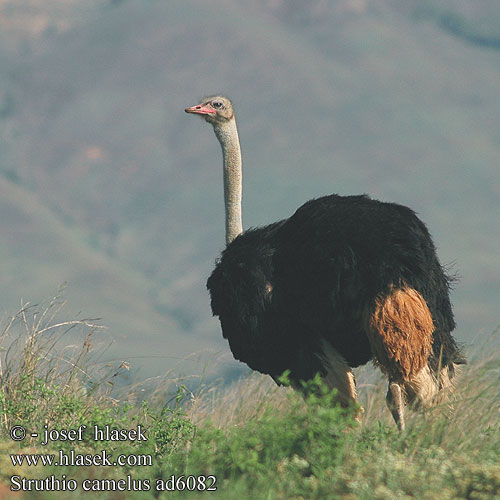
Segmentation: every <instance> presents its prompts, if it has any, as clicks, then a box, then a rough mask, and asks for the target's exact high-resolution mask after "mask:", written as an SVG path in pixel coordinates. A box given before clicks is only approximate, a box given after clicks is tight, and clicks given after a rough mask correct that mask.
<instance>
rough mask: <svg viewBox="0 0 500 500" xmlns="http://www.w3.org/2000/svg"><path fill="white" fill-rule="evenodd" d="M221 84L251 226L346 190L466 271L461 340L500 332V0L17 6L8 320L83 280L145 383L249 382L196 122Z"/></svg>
mask: <svg viewBox="0 0 500 500" xmlns="http://www.w3.org/2000/svg"><path fill="white" fill-rule="evenodd" d="M214 92H215V93H217V92H221V93H225V94H227V95H229V96H230V97H231V98H232V100H233V102H234V103H235V107H236V109H237V113H238V124H239V128H240V137H241V141H242V148H243V161H244V203H243V205H244V206H243V217H244V226H245V227H249V226H256V225H261V224H266V223H269V222H272V221H274V220H277V219H280V218H284V217H287V216H288V215H290V214H291V213H293V211H294V210H295V209H296V208H297V207H298V206H300V205H301V204H302V203H303V202H304V201H306V200H308V199H310V198H312V197H317V196H320V195H323V194H328V193H332V192H335V193H340V194H354V193H369V194H370V195H371V196H373V197H375V198H379V199H382V200H389V201H395V202H399V203H402V204H405V205H408V206H410V207H412V208H413V209H414V210H416V211H417V212H418V213H419V214H420V216H421V218H422V219H423V220H424V221H425V222H426V223H427V225H428V227H429V229H430V231H431V233H432V234H433V236H434V239H435V243H436V245H437V247H438V252H439V255H440V258H441V261H442V262H443V263H450V264H453V268H452V269H453V270H454V271H455V272H457V273H458V275H459V276H460V277H461V279H460V282H459V283H458V284H457V286H456V288H455V290H454V292H453V295H452V297H453V302H454V306H455V311H456V316H457V320H458V329H457V333H456V335H457V337H458V339H459V340H461V341H464V342H466V343H470V342H474V339H476V338H478V336H479V337H480V336H481V334H485V333H489V332H491V331H492V330H493V329H494V328H495V327H496V326H497V325H498V323H499V322H500V313H499V309H500V308H499V305H500V256H499V248H500V231H499V225H500V175H499V174H500V98H499V95H500V3H499V2H498V1H497V0H474V1H471V0H445V1H440V2H437V1H430V0H404V1H401V0H331V1H327V0H315V1H312V2H299V1H292V0H290V1H286V0H260V1H258V2H253V3H251V5H249V3H248V2H244V1H242V0H240V1H235V0H221V1H217V2H215V1H201V0H198V1H195V0H171V1H169V2H164V1H161V0H151V1H149V2H137V1H133V0H128V1H127V0H113V1H111V0H0V235H1V237H0V259H1V271H2V272H1V275H0V311H1V315H2V316H6V315H8V314H11V313H13V312H15V310H16V309H17V308H18V307H19V306H20V304H21V299H24V300H26V301H30V302H32V303H36V302H39V301H43V300H46V299H48V298H50V297H51V296H52V295H53V294H54V293H55V291H56V290H57V288H58V287H59V286H60V285H61V284H62V283H67V291H66V294H65V296H66V298H67V301H68V305H67V310H68V309H69V310H70V311H72V312H74V313H75V314H78V313H79V312H80V311H81V314H82V315H83V316H86V317H100V318H102V322H103V324H105V325H107V326H109V327H110V332H111V336H112V337H113V338H114V343H113V345H112V346H111V348H110V349H109V351H108V354H109V357H110V358H126V359H128V360H129V361H130V362H131V364H132V367H133V368H134V370H136V371H137V370H138V372H139V376H141V377H142V376H145V375H152V374H158V373H161V372H164V371H166V370H169V369H174V370H177V371H180V372H184V373H193V372H196V371H197V370H198V371H200V372H201V371H202V370H203V369H204V367H205V365H206V364H207V365H208V371H207V373H208V375H207V376H208V377H212V376H221V375H222V376H225V377H226V378H227V379H231V378H232V377H233V376H235V375H237V374H238V373H241V371H242V370H243V369H244V368H245V367H244V365H241V364H239V363H237V362H236V361H233V360H232V358H231V356H230V354H229V348H228V347H227V345H226V343H225V341H224V340H223V339H222V337H221V334H220V328H219V324H218V321H216V320H214V319H213V318H211V313H210V307H209V299H208V295H207V292H206V290H205V281H206V278H207V276H208V275H209V273H210V271H211V269H212V267H213V263H214V260H215V258H216V256H217V255H218V254H219V252H220V251H221V250H222V248H223V245H224V222H223V204H222V198H223V196H222V183H221V180H222V176H221V165H222V160H221V154H220V150H219V145H218V143H217V141H216V139H215V136H214V134H213V131H212V130H211V128H210V127H209V126H208V125H207V124H205V123H202V122H201V120H196V119H194V118H193V117H187V116H186V115H185V114H184V111H183V110H184V108H185V107H186V106H189V105H193V104H196V103H197V102H198V99H199V98H200V97H201V96H203V95H206V94H210V93H214ZM192 353H197V354H196V355H195V356H193V355H192ZM221 353H223V354H224V355H223V356H222V358H220V354H221ZM186 357H189V358H190V359H191V361H190V362H189V363H188V362H185V361H184V359H185V358H186Z"/></svg>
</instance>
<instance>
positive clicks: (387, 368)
mask: <svg viewBox="0 0 500 500" xmlns="http://www.w3.org/2000/svg"><path fill="white" fill-rule="evenodd" d="M185 111H186V112H187V113H192V114H196V115H199V116H200V117H202V118H203V119H205V120H206V121H207V122H208V123H210V124H211V125H212V126H213V128H214V131H215V135H216V136H217V139H218V140H219V142H220V144H221V147H222V153H223V159H224V202H225V213H226V248H225V250H224V251H223V252H222V255H221V257H220V259H218V261H217V263H216V266H215V269H214V271H213V272H212V274H211V276H210V277H209V279H208V282H207V288H208V290H209V292H210V296H211V306H212V312H213V314H214V316H218V317H219V319H220V323H221V327H222V333H223V336H224V338H226V339H227V340H228V341H229V345H230V348H231V351H232V353H233V355H234V357H235V358H236V359H237V360H240V361H242V362H245V363H246V364H247V365H248V366H249V367H250V368H252V369H253V370H257V371H259V372H261V373H265V374H268V375H270V376H271V377H272V378H273V379H274V380H275V381H276V382H279V380H278V379H279V377H280V376H281V374H282V373H283V372H284V371H285V370H288V371H289V378H290V381H291V382H292V384H293V385H294V386H295V387H300V381H303V380H309V379H311V378H313V377H314V376H315V375H316V374H317V373H320V375H321V377H322V379H323V380H324V381H325V383H326V384H327V385H328V386H329V387H331V388H336V389H337V391H338V393H337V398H338V401H339V403H340V404H341V405H342V406H345V407H347V406H349V405H351V404H353V403H355V402H357V393H356V383H355V379H354V374H353V372H352V368H354V367H357V366H360V365H363V364H365V363H367V362H368V361H369V360H373V361H374V363H375V364H376V365H377V366H378V367H379V368H380V370H381V371H382V372H383V373H384V374H385V375H387V377H388V381H389V385H388V392H387V397H386V402H387V406H388V408H389V410H390V411H391V413H392V416H393V418H394V420H395V422H396V424H397V425H398V427H399V428H400V429H404V426H405V420H404V408H405V406H406V405H418V404H420V405H423V406H429V405H430V404H432V403H433V402H435V401H436V400H437V399H438V398H439V397H442V396H443V395H444V394H445V393H446V392H447V389H449V388H451V385H452V379H453V377H454V375H455V372H456V368H457V365H458V364H461V363H463V362H465V360H464V358H463V357H462V355H461V353H460V349H459V348H458V346H457V344H456V342H455V340H454V339H453V337H452V336H451V331H452V330H453V329H454V327H455V321H454V318H453V312H452V308H451V304H450V299H449V288H450V278H449V277H448V276H447V274H446V273H445V271H444V269H443V267H442V266H441V265H440V263H439V260H438V258H437V256H436V250H435V247H434V244H433V242H432V239H431V237H430V235H429V232H428V230H427V228H426V226H425V225H424V224H423V222H422V221H421V220H420V219H419V218H418V217H417V216H416V215H415V213H414V212H413V211H412V210H411V209H409V208H407V207H405V206H402V205H398V204H395V203H386V202H381V201H377V200H373V199H371V198H369V197H368V196H367V195H359V196H339V195H336V194H332V195H329V196H323V197H321V198H317V199H313V200H310V201H308V202H306V203H305V204H304V205H302V206H301V207H300V208H299V209H298V210H297V211H296V212H295V213H294V214H293V215H292V216H291V217H289V218H288V219H284V220H281V221H278V222H275V223H273V224H270V225H268V226H264V227H259V228H254V229H248V230H246V231H244V232H243V226H242V218H241V195H242V163H241V150H240V143H239V138H238V131H237V128H236V121H235V116H234V111H233V106H232V104H231V101H230V100H229V99H228V98H227V97H224V96H212V97H207V98H204V99H203V100H202V101H201V102H200V104H198V105H195V106H192V107H189V108H187V109H186V110H185ZM360 411H362V410H360Z"/></svg>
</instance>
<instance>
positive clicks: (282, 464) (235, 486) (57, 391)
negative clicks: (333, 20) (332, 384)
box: [0, 300, 500, 500]
mask: <svg viewBox="0 0 500 500" xmlns="http://www.w3.org/2000/svg"><path fill="white" fill-rule="evenodd" d="M60 307H61V304H60V302H59V301H58V300H54V301H53V302H51V303H50V304H49V305H48V306H47V308H46V309H45V310H44V311H39V310H37V308H29V307H25V308H23V309H22V310H21V311H20V312H19V313H18V314H17V315H16V316H15V317H13V318H12V319H11V321H9V322H8V323H7V325H6V326H5V328H4V329H3V332H2V333H1V334H0V346H1V348H2V357H1V365H0V370H1V371H0V376H1V379H0V381H1V383H0V418H1V422H0V429H1V440H0V452H1V453H0V471H1V472H0V483H1V484H3V485H7V486H10V485H11V484H13V485H14V487H18V485H19V484H21V483H20V481H22V478H26V479H35V478H37V479H39V480H44V479H45V478H50V477H51V476H54V478H57V479H59V481H61V482H60V484H61V485H62V484H68V485H71V483H70V482H69V481H70V480H73V481H75V483H74V484H75V485H77V489H76V490H75V491H71V492H70V491H66V492H61V491H58V492H50V491H49V492H47V491H44V492H34V491H31V492H29V493H25V494H24V496H23V498H41V499H45V498H75V499H77V498H83V497H85V495H88V492H86V491H84V490H83V487H84V485H85V487H86V488H90V489H92V488H93V489H97V488H101V489H102V488H105V489H107V490H108V491H107V492H101V493H100V495H102V496H101V498H110V499H111V498H113V499H116V498H130V497H131V495H133V498H178V497H189V498H207V497H206V495H208V496H209V497H210V498H226V499H234V498H241V499H243V498H245V499H246V498H249V499H251V498H255V499H263V498H267V499H299V498H301V499H328V498H332V499H336V498H348V499H358V498H359V499H372V498H376V499H384V500H385V499H390V498H401V499H410V498H418V499H440V500H442V499H444V500H446V499H490V498H491V499H493V498H499V497H500V451H499V450H500V424H499V419H498V413H499V408H500V388H499V384H498V373H499V370H500V358H499V357H498V355H495V356H487V355H486V354H484V353H485V352H487V350H484V351H483V353H482V354H481V353H478V354H477V355H476V357H475V358H474V359H473V360H472V361H471V363H470V365H469V366H468V367H467V368H466V370H464V372H463V373H462V375H461V377H460V381H459V387H458V390H457V391H456V393H455V395H454V396H453V398H452V399H451V400H450V401H449V402H448V403H447V404H444V405H441V406H439V407H437V408H434V409H432V410H427V411H426V412H425V413H418V412H417V413H413V414H412V415H411V416H410V418H409V423H408V429H407V430H406V431H405V432H402V433H399V432H398V431H397V430H396V428H395V426H394V425H393V423H392V422H391V421H390V419H389V415H388V412H387V411H384V410H383V405H384V397H383V396H384V394H383V393H384V384H380V383H378V384H375V385H374V386H372V387H371V388H370V389H369V390H368V392H367V393H365V394H363V396H362V399H363V404H364V406H365V412H364V414H363V422H362V423H361V424H358V423H357V422H355V420H354V419H353V415H352V412H351V411H349V410H344V409H341V408H339V407H338V406H336V405H335V402H334V396H335V395H334V394H332V393H330V392H328V391H327V390H325V389H324V388H323V387H322V386H321V384H320V383H319V382H318V381H315V382H314V384H315V385H316V386H317V387H315V390H313V391H309V393H310V396H308V398H307V399H306V400H305V401H304V400H303V399H302V398H301V397H300V396H299V395H298V394H296V393H295V392H293V391H292V390H290V389H288V388H278V387H275V386H274V385H272V384H271V383H270V382H269V381H268V380H267V378H265V377H263V376H260V375H257V374H254V375H252V376H251V377H249V378H247V379H245V380H241V381H240V382H239V383H238V384H235V385H234V386H233V387H230V388H228V387H225V388H224V387H204V386H200V388H199V390H198V391H197V392H196V393H191V392H189V391H188V390H187V389H186V388H185V387H183V386H179V387H177V388H176V389H175V390H174V391H169V390H168V389H167V390H166V391H165V392H163V393H162V392H161V391H160V389H157V390H156V391H155V392H154V393H152V394H150V395H149V396H148V397H147V398H145V399H143V400H142V401H141V402H137V401H135V402H134V399H133V397H132V394H131V393H132V392H134V391H138V388H130V387H128V388H126V390H125V391H124V392H123V396H122V397H120V396H117V394H116V392H117V391H110V388H112V387H113V385H114V381H115V380H116V378H117V377H119V376H120V373H121V372H122V370H124V369H125V368H126V366H125V365H124V364H122V365H121V366H120V367H119V368H118V369H113V368H112V367H110V366H104V365H102V364H99V363H96V361H95V358H94V356H95V352H96V348H95V346H94V345H93V343H92V342H93V341H92V338H93V333H94V331H95V329H96V328H99V327H98V326H96V325H95V324H94V323H92V322H90V321H85V320H78V321H62V322H57V323H54V322H53V321H52V320H53V319H54V317H55V314H56V312H57V313H60ZM74 330H79V335H80V339H83V341H82V340H80V342H79V345H80V347H79V348H72V349H68V348H62V347H61V348H59V349H58V346H59V345H61V346H62V345H63V343H64V337H67V336H68V335H70V334H72V332H73V333H74ZM168 392H170V393H171V394H170V396H169V395H168ZM15 425H22V426H23V427H25V428H26V429H27V433H28V436H27V437H26V438H25V439H24V440H22V441H19V442H18V443H16V442H14V441H12V440H11V439H10V437H9V433H10V429H11V428H12V427H13V426H15ZM80 426H86V429H85V430H84V431H82V435H81V437H82V439H81V440H78V439H76V437H75V436H76V435H74V436H73V437H74V438H75V440H74V441H70V440H67V439H66V440H62V439H61V435H59V436H58V437H59V438H60V439H59V440H53V441H50V442H49V443H48V444H47V445H42V444H41V443H42V442H43V436H44V431H45V430H51V429H56V430H57V431H61V430H63V429H75V432H76V430H78V429H79V428H80ZM94 426H97V427H98V428H99V429H102V430H104V429H106V426H109V429H110V430H112V429H126V430H132V431H133V432H132V435H131V437H132V438H133V437H137V436H136V435H135V434H134V431H138V430H141V429H142V430H143V432H144V433H145V436H146V437H147V440H141V439H137V440H134V439H127V440H114V441H113V440H107V441H96V440H95V439H94V434H93V427H94ZM33 432H36V433H38V434H39V436H40V437H39V438H36V439H33V438H31V437H30V436H29V435H30V434H31V433H33ZM138 435H139V436H140V434H138ZM53 436H55V435H53ZM128 437H130V436H128ZM103 450H105V451H104V452H103ZM72 451H73V453H76V454H80V455H88V456H89V457H91V456H98V457H102V455H103V453H106V454H107V455H106V456H107V457H108V458H111V459H113V460H114V459H117V457H119V456H125V457H128V460H129V464H128V465H124V466H115V467H110V466H101V465H99V466H98V465H88V466H70V465H64V466H58V467H55V466H49V465H45V466H42V465H40V464H39V465H37V466H27V465H26V463H24V465H22V466H21V465H16V466H14V465H13V463H12V458H11V454H14V453H15V454H18V456H19V455H20V454H31V455H35V454H50V453H53V454H55V455H56V460H58V459H59V457H60V455H59V454H60V453H62V454H64V455H66V456H70V454H71V452H72ZM132 462H134V464H132ZM139 464H140V465H139ZM12 476H14V479H13V480H11V479H10V478H11V477H12ZM212 476H213V477H215V478H216V481H215V486H216V487H217V490H216V491H211V492H209V491H198V490H196V491H193V492H188V491H183V492H175V491H168V489H169V488H170V489H172V488H173V487H174V486H176V487H177V488H183V489H184V490H186V489H187V488H188V487H189V488H193V487H196V488H198V489H204V488H205V489H206V488H209V487H211V486H212V485H213V483H214V479H213V478H212ZM54 480H55V479H54ZM63 480H65V481H66V483H63V482H62V481H63ZM120 480H121V481H122V482H120ZM11 481H13V482H12V483H11ZM85 481H86V482H85ZM25 484H27V483H25ZM31 484H32V488H33V489H34V488H35V486H34V485H35V483H34V482H32V483H31ZM36 484H41V483H36ZM44 484H45V483H44ZM113 487H114V488H115V489H116V488H118V489H119V488H135V489H136V490H141V489H142V490H143V491H134V493H133V494H132V493H130V492H128V491H122V492H120V491H109V490H110V489H111V488H113ZM162 489H166V490H167V491H162Z"/></svg>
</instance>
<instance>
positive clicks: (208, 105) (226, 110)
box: [185, 95, 234, 127]
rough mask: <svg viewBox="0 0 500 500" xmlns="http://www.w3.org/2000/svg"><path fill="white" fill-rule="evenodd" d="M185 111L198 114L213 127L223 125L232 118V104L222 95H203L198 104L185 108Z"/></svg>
mask: <svg viewBox="0 0 500 500" xmlns="http://www.w3.org/2000/svg"><path fill="white" fill-rule="evenodd" d="M185 111H186V113H193V114H195V115H200V116H201V117H202V118H204V119H205V120H206V121H207V122H208V123H211V124H212V125H213V126H214V127H216V126H221V125H224V124H225V123H227V122H229V121H230V120H232V119H233V118H234V112H233V105H232V104H231V101H230V100H229V99H228V98H227V97H224V96H220V95H218V96H211V97H205V98H203V99H202V100H201V102H200V104H197V105H196V106H191V107H190V108H186V109H185Z"/></svg>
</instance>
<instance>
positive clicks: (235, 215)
mask: <svg viewBox="0 0 500 500" xmlns="http://www.w3.org/2000/svg"><path fill="white" fill-rule="evenodd" d="M214 130H215V135H216V136H217V139H219V142H220V145H221V147H222V154H223V156H224V205H225V208H226V245H229V243H231V241H233V240H234V238H236V236H238V235H239V234H241V233H242V232H243V225H242V222H241V192H242V169H241V149H240V141H239V138H238V129H237V128H236V120H235V119H234V118H233V119H231V120H229V121H227V122H225V123H224V124H221V125H216V126H215V127H214Z"/></svg>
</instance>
